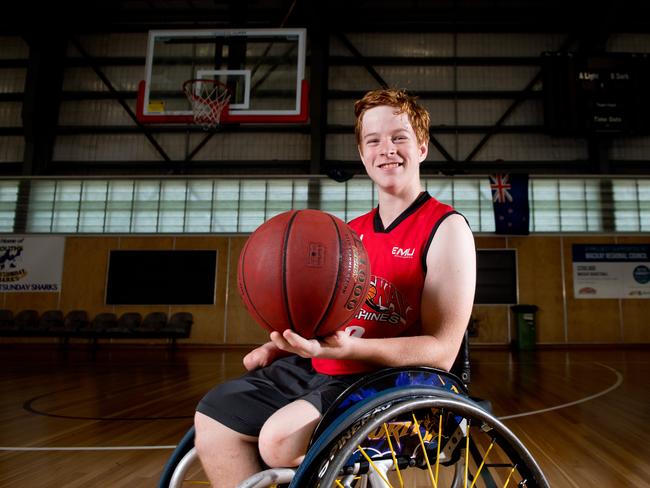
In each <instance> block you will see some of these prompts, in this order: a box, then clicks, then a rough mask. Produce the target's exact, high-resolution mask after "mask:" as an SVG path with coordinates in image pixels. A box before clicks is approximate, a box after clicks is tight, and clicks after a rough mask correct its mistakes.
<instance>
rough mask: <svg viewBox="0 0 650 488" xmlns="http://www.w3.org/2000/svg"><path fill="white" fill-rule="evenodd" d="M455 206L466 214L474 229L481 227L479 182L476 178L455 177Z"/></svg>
mask: <svg viewBox="0 0 650 488" xmlns="http://www.w3.org/2000/svg"><path fill="white" fill-rule="evenodd" d="M453 181H454V199H453V207H454V208H455V209H456V210H457V211H459V212H460V213H461V214H463V215H464V216H465V218H466V219H467V221H468V222H469V225H470V227H471V228H472V229H477V228H480V221H481V218H480V198H481V193H480V191H479V182H478V180H474V179H465V178H463V179H460V178H459V179H454V180H453Z"/></svg>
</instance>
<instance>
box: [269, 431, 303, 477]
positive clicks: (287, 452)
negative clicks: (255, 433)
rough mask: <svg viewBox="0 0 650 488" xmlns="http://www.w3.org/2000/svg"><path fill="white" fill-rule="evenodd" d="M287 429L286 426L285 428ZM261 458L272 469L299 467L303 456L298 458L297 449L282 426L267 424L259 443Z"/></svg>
mask: <svg viewBox="0 0 650 488" xmlns="http://www.w3.org/2000/svg"><path fill="white" fill-rule="evenodd" d="M285 427H286V426H285ZM258 448H259V451H260V456H261V457H262V459H263V460H264V463H265V464H266V465H267V466H269V467H270V468H288V467H292V466H297V465H298V464H300V461H301V460H302V456H300V457H297V456H296V448H295V446H293V445H292V443H291V442H290V440H289V438H288V436H287V435H286V428H285V429H283V428H282V426H281V425H274V424H268V423H267V424H265V425H264V427H262V431H261V432H260V437H259V441H258Z"/></svg>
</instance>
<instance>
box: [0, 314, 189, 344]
mask: <svg viewBox="0 0 650 488" xmlns="http://www.w3.org/2000/svg"><path fill="white" fill-rule="evenodd" d="M193 321H194V319H193V316H192V314H191V313H190V312H176V313H174V314H172V315H171V317H169V318H168V315H167V313H165V312H151V313H148V314H147V315H145V316H144V317H143V316H142V314H140V313H139V312H125V313H122V314H121V315H119V316H118V315H117V314H115V313H113V312H101V313H98V314H97V315H95V316H94V317H93V318H92V320H91V319H90V318H89V316H88V312H86V311H85V310H71V311H69V312H68V313H66V314H65V315H64V313H63V311H62V310H47V311H45V312H43V313H42V314H39V313H38V311H36V310H21V311H20V312H18V313H16V314H15V315H14V313H13V312H12V311H11V310H0V335H2V336H13V337H29V336H32V337H61V338H64V339H66V341H67V339H69V338H71V337H85V338H91V339H94V340H95V342H96V340H97V339H100V338H129V337H131V338H166V339H170V340H172V341H173V342H174V343H175V340H176V339H181V338H187V337H189V336H190V332H191V328H192V323H193Z"/></svg>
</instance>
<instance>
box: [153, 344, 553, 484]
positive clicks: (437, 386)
mask: <svg viewBox="0 0 650 488" xmlns="http://www.w3.org/2000/svg"><path fill="white" fill-rule="evenodd" d="M464 342H465V344H464V345H463V349H462V350H461V356H460V357H464V360H463V361H462V362H461V364H460V366H461V368H460V369H461V377H462V378H463V380H464V381H463V380H461V379H460V378H459V377H458V376H456V375H455V374H452V373H448V372H446V371H442V370H438V369H435V368H427V367H404V368H388V369H383V370H380V371H377V372H375V373H372V374H370V375H368V376H365V377H364V378H362V379H361V380H359V381H357V382H356V383H354V384H353V385H351V386H350V387H348V389H347V390H346V391H344V392H343V393H342V394H341V395H340V396H339V397H338V399H337V400H336V401H335V402H334V404H333V405H332V406H331V407H330V408H329V409H328V410H327V412H325V414H324V415H323V417H322V419H321V421H320V423H319V424H318V426H317V427H316V430H315V431H314V434H313V436H312V440H311V442H310V446H309V449H308V451H307V454H306V455H305V458H304V460H303V462H302V463H301V464H300V466H299V467H297V468H295V469H293V468H291V469H290V468H281V469H267V470H265V471H261V472H259V473H257V474H255V475H253V476H252V477H250V478H248V479H246V480H244V481H243V482H242V483H240V484H239V486H238V488H271V487H277V488H280V487H289V488H306V487H310V488H311V487H327V488H336V487H338V488H393V487H395V488H397V487H400V488H404V487H422V486H431V487H434V488H443V487H444V488H474V487H476V488H493V487H503V488H505V487H519V488H537V487H539V488H548V486H549V484H548V482H547V480H546V478H545V477H544V474H543V473H542V471H541V469H540V468H539V466H538V464H537V463H536V461H535V460H534V459H533V457H532V455H531V454H530V453H529V451H528V450H527V449H526V447H525V446H524V445H523V444H522V443H521V441H520V440H519V439H518V438H517V437H516V436H515V435H514V434H513V433H512V432H511V431H510V430H509V429H508V428H507V427H506V426H505V425H503V424H502V423H501V422H500V421H499V420H498V419H496V418H495V417H494V416H493V415H492V414H491V413H490V412H489V404H486V403H485V402H481V401H477V400H475V399H472V398H471V397H470V396H469V393H468V390H467V383H468V382H469V360H468V358H469V356H468V351H469V350H468V348H467V342H466V341H464ZM457 364H458V362H457ZM197 473H201V474H202V471H201V468H200V462H199V461H198V456H197V455H196V452H195V449H194V428H193V427H192V428H191V429H190V430H189V431H188V432H187V433H186V434H185V436H184V437H183V439H182V440H181V442H180V443H179V444H178V446H177V448H176V450H175V451H174V452H173V453H172V455H171V457H170V458H169V460H168V462H167V464H166V466H165V468H164V469H163V473H162V476H161V479H160V484H159V488H181V487H187V486H190V485H192V484H196V483H197V482H198V483H201V481H200V480H197V479H196V478H195V476H196V475H197ZM204 479H205V478H204Z"/></svg>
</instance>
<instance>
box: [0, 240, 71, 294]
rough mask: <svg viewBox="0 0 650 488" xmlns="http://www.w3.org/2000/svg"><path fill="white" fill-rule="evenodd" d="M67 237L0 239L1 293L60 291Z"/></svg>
mask: <svg viewBox="0 0 650 488" xmlns="http://www.w3.org/2000/svg"><path fill="white" fill-rule="evenodd" d="M64 249H65V237H58V236H57V237H25V236H4V237H3V236H0V292H58V291H60V290H61V275H62V273H63V251H64Z"/></svg>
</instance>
